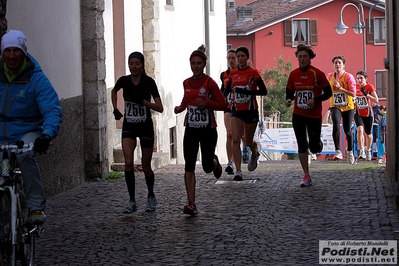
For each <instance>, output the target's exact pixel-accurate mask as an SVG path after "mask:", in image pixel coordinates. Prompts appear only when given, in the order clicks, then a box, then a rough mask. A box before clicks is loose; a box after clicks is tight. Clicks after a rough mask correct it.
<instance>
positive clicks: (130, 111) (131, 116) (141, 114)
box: [125, 101, 147, 123]
mask: <svg viewBox="0 0 399 266" xmlns="http://www.w3.org/2000/svg"><path fill="white" fill-rule="evenodd" d="M125 118H126V121H127V122H128V123H144V122H145V120H146V119H147V108H146V107H145V106H144V105H142V104H137V103H133V102H129V101H125Z"/></svg>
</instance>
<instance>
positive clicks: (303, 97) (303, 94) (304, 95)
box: [296, 90, 314, 109]
mask: <svg viewBox="0 0 399 266" xmlns="http://www.w3.org/2000/svg"><path fill="white" fill-rule="evenodd" d="M310 99H314V94H313V91H309V90H303V91H297V98H296V106H298V108H301V109H312V107H310V106H309V105H307V104H306V103H307V102H308V101H309V100H310Z"/></svg>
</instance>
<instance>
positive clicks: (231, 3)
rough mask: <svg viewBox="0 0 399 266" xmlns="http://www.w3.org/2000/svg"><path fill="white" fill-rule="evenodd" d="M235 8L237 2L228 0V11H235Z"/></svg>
mask: <svg viewBox="0 0 399 266" xmlns="http://www.w3.org/2000/svg"><path fill="white" fill-rule="evenodd" d="M235 7H236V1H235V0H227V11H230V10H234V8H235Z"/></svg>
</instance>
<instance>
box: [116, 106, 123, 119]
mask: <svg viewBox="0 0 399 266" xmlns="http://www.w3.org/2000/svg"><path fill="white" fill-rule="evenodd" d="M114 116H115V120H119V119H121V118H122V117H123V115H122V113H121V112H120V111H119V110H118V108H114Z"/></svg>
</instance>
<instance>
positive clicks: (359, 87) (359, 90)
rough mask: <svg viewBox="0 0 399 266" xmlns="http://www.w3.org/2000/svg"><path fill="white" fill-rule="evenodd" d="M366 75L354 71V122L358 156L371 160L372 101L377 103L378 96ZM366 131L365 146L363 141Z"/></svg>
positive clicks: (363, 72) (362, 72)
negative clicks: (355, 82) (355, 81)
mask: <svg viewBox="0 0 399 266" xmlns="http://www.w3.org/2000/svg"><path fill="white" fill-rule="evenodd" d="M367 78H368V75H367V73H366V72H365V71H363V70H360V71H358V72H357V73H356V80H357V82H358V83H357V84H356V98H355V110H356V111H355V123H356V129H357V134H356V137H357V144H358V151H359V152H358V158H359V159H366V160H368V161H371V145H372V144H373V134H372V129H373V121H374V114H373V108H372V106H373V103H374V104H378V96H377V93H376V91H375V88H374V86H373V85H372V84H370V83H368V82H367ZM364 133H366V144H367V145H366V147H365V143H364V140H365V138H364Z"/></svg>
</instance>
